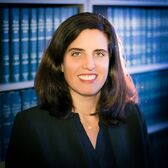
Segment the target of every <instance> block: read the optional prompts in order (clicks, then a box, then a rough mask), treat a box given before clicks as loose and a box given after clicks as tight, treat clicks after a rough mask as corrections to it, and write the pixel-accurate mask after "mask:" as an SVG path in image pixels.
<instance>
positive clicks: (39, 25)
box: [37, 8, 45, 66]
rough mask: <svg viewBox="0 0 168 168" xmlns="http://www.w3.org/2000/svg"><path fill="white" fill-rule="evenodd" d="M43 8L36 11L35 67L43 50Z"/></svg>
mask: <svg viewBox="0 0 168 168" xmlns="http://www.w3.org/2000/svg"><path fill="white" fill-rule="evenodd" d="M44 22H45V20H44V8H38V9H37V58H38V59H37V66H38V65H39V64H40V62H41V58H42V55H43V52H44V49H45V32H44Z"/></svg>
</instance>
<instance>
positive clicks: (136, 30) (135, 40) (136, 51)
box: [131, 8, 141, 66]
mask: <svg viewBox="0 0 168 168" xmlns="http://www.w3.org/2000/svg"><path fill="white" fill-rule="evenodd" d="M140 26H141V25H140V9H139V8H133V9H132V10H131V32H132V34H131V36H132V38H131V39H132V45H133V47H132V60H131V65H132V66H136V65H140V62H141V61H140V52H141V51H140V45H141V44H140V36H141V35H140V29H141V27H140Z"/></svg>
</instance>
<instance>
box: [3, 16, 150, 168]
mask: <svg viewBox="0 0 168 168" xmlns="http://www.w3.org/2000/svg"><path fill="white" fill-rule="evenodd" d="M126 79H127V77H125V75H124V72H123V68H122V64H121V57H120V52H119V46H118V40H117V36H116V32H115V30H114V28H113V26H112V25H111V24H110V23H109V22H108V21H107V20H106V18H104V17H103V16H101V15H99V14H92V13H80V14H77V15H75V16H72V17H70V18H69V19H67V20H66V21H65V22H63V23H62V24H61V25H60V26H59V28H58V29H57V31H56V32H55V33H54V35H53V37H52V40H51V42H50V44H49V46H48V48H47V50H46V51H45V53H44V56H43V58H42V61H41V64H40V67H39V69H38V72H37V75H36V78H35V88H36V91H37V94H38V96H39V99H40V106H38V107H34V108H31V109H28V110H26V111H24V112H20V113H18V115H17V116H16V118H15V122H14V126H13V131H12V135H11V140H10V143H9V148H8V152H7V156H6V167H13V166H16V167H33V166H37V167H47V168H50V167H59V168H63V167H76V168H83V167H84V168H92V167H93V168H99V167H103V168H110V167H117V168H122V167H136V168H137V167H143V168H144V167H147V166H148V136H147V131H146V126H145V122H144V120H143V117H142V114H141V112H140V109H139V107H138V105H137V104H136V103H135V101H133V99H132V96H134V95H132V93H131V92H130V86H129V85H128V83H129V82H127V80H128V79H127V80H126Z"/></svg>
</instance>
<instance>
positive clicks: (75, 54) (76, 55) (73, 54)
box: [72, 51, 81, 57]
mask: <svg viewBox="0 0 168 168" xmlns="http://www.w3.org/2000/svg"><path fill="white" fill-rule="evenodd" d="M80 55H81V52H79V51H75V52H73V53H72V56H74V57H78V56H80Z"/></svg>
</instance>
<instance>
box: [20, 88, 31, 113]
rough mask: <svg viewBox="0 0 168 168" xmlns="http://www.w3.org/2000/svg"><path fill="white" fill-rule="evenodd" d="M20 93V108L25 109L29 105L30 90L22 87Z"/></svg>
mask: <svg viewBox="0 0 168 168" xmlns="http://www.w3.org/2000/svg"><path fill="white" fill-rule="evenodd" d="M20 95H21V110H22V111H23V110H26V109H28V108H30V107H31V98H32V97H31V90H30V89H24V90H21V91H20Z"/></svg>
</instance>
